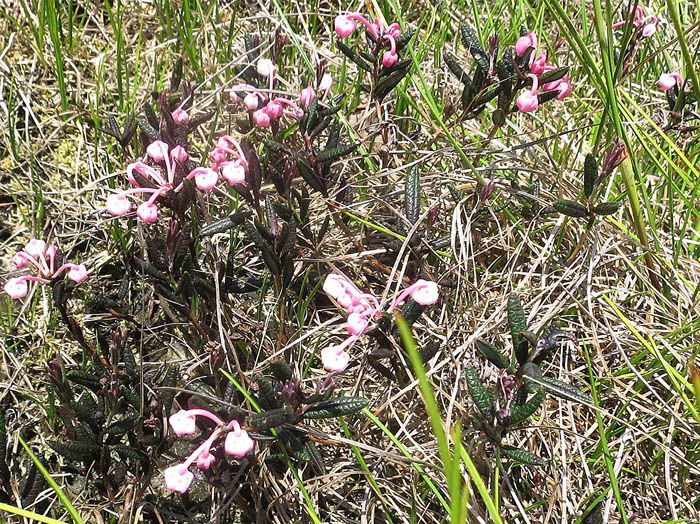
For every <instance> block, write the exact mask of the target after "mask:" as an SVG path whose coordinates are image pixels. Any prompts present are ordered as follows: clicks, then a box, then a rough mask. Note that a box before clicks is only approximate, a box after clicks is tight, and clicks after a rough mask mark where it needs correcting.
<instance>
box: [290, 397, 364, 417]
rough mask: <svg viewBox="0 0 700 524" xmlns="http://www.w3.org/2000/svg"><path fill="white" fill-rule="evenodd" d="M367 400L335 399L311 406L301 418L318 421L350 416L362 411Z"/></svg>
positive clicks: (353, 398)
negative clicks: (319, 419)
mask: <svg viewBox="0 0 700 524" xmlns="http://www.w3.org/2000/svg"><path fill="white" fill-rule="evenodd" d="M368 403H369V400H367V399H366V398H362V397H336V398H332V399H330V400H326V401H323V402H319V403H318V404H314V405H313V406H311V407H310V408H309V409H308V410H307V411H306V412H305V413H304V414H303V415H302V417H303V418H310V419H318V418H332V417H339V416H341V415H350V414H352V413H356V412H358V411H361V410H362V409H364V408H365V407H366V406H367V404H368Z"/></svg>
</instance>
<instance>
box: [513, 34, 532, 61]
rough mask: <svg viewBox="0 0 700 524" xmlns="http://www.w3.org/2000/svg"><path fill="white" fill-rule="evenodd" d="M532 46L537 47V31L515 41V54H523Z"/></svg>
mask: <svg viewBox="0 0 700 524" xmlns="http://www.w3.org/2000/svg"><path fill="white" fill-rule="evenodd" d="M530 47H532V48H535V49H536V48H537V35H536V34H535V33H528V34H526V35H525V36H521V37H520V38H518V40H517V41H516V42H515V54H516V55H517V56H523V55H524V54H525V52H526V51H527V50H528V48H530Z"/></svg>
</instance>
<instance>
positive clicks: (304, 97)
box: [300, 86, 316, 107]
mask: <svg viewBox="0 0 700 524" xmlns="http://www.w3.org/2000/svg"><path fill="white" fill-rule="evenodd" d="M314 98H316V92H315V91H314V88H313V87H311V86H307V87H305V88H304V89H302V90H301V99H300V102H301V105H302V106H304V107H309V106H310V105H311V102H313V100H314Z"/></svg>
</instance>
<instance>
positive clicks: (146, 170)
mask: <svg viewBox="0 0 700 524" xmlns="http://www.w3.org/2000/svg"><path fill="white" fill-rule="evenodd" d="M134 171H136V172H137V173H138V174H139V175H141V176H145V177H150V178H152V179H153V180H154V181H155V182H156V184H158V185H160V186H164V185H165V184H166V181H165V179H164V178H163V177H162V176H160V173H159V172H158V171H157V170H155V169H153V168H152V167H151V166H149V165H148V164H144V163H143V162H134V163H133V164H129V165H128V166H127V167H126V176H127V177H129V178H132V179H133V176H134V175H132V174H131V173H133V172H134Z"/></svg>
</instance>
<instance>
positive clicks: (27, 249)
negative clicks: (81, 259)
mask: <svg viewBox="0 0 700 524" xmlns="http://www.w3.org/2000/svg"><path fill="white" fill-rule="evenodd" d="M57 253H58V248H57V247H56V246H54V245H47V244H46V242H44V241H43V240H38V239H32V240H30V241H29V242H28V243H27V245H26V246H24V249H22V251H19V252H17V253H16V254H15V256H13V257H12V262H13V263H14V264H15V266H17V267H18V268H19V269H24V268H26V267H28V266H30V265H31V266H34V268H36V270H37V271H38V273H39V276H32V275H23V276H21V277H15V278H11V279H10V280H8V281H7V283H6V284H5V293H7V294H8V295H10V297H11V298H14V299H17V298H24V297H26V296H27V292H28V286H27V282H28V281H30V280H36V281H37V282H43V283H44V284H47V283H48V282H49V281H50V279H53V278H56V277H58V276H59V275H60V274H61V273H63V272H64V271H68V278H69V279H70V280H72V281H73V282H75V283H76V284H80V283H81V282H82V281H84V280H85V279H86V278H87V277H88V272H87V269H85V266H84V265H83V264H71V263H65V264H63V265H61V266H60V267H59V268H58V269H56V254H57Z"/></svg>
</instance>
